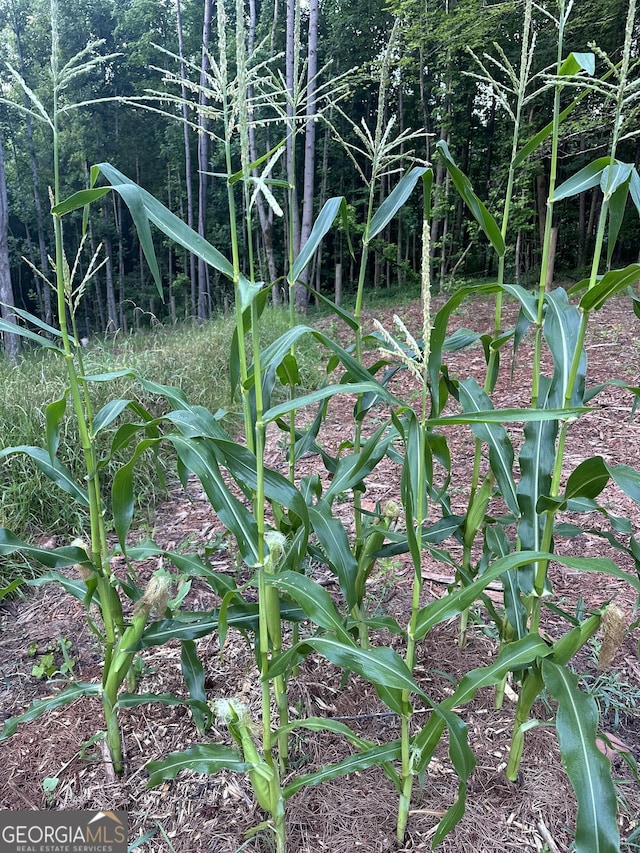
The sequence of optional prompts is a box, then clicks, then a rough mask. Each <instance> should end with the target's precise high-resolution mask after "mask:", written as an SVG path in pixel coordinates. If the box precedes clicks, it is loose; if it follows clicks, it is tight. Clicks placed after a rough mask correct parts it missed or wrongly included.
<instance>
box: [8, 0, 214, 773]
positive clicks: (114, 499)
mask: <svg viewBox="0 0 640 853" xmlns="http://www.w3.org/2000/svg"><path fill="white" fill-rule="evenodd" d="M51 24H52V42H51V84H52V94H53V105H52V108H51V111H50V112H48V111H47V110H46V108H45V107H44V106H43V104H42V103H41V101H40V100H39V99H38V97H37V96H36V95H35V93H34V92H32V91H31V90H30V89H29V87H28V86H27V85H26V83H25V82H24V80H23V79H22V78H21V77H20V75H19V74H18V73H17V72H16V71H15V70H14V69H12V68H9V70H10V72H11V74H12V76H13V78H14V80H15V81H16V83H17V84H18V85H19V86H20V87H21V88H22V89H23V90H24V92H25V93H26V94H27V95H28V97H29V100H30V104H31V106H30V107H29V108H27V107H20V109H23V111H24V110H26V111H27V112H28V113H29V115H30V116H31V117H32V118H33V119H34V120H39V121H40V122H41V123H42V124H43V125H45V126H47V127H48V129H49V131H50V132H51V139H52V150H53V167H54V187H53V198H52V216H53V225H54V233H55V269H54V273H55V292H56V297H57V309H58V312H57V313H58V324H59V326H58V328H55V327H53V326H50V325H48V324H46V323H44V322H42V321H41V320H40V319H39V318H37V317H34V316H32V315H30V314H28V313H27V312H25V311H22V310H21V309H16V311H15V313H16V314H17V315H18V317H19V318H20V319H21V320H23V321H26V322H28V323H29V324H30V326H31V327H32V328H36V329H37V330H38V331H32V330H31V328H27V327H26V326H24V327H22V326H21V327H18V328H17V330H16V329H15V328H14V326H13V325H12V326H11V328H12V329H13V330H15V331H17V333H19V334H21V335H22V336H24V337H26V338H27V339H29V340H30V341H33V342H35V343H37V344H38V345H40V346H42V347H44V348H45V349H46V350H47V352H48V353H49V354H50V357H51V358H61V359H62V360H63V362H64V364H65V366H66V373H67V383H68V385H67V388H66V389H65V390H64V392H63V394H62V395H61V397H60V398H59V399H57V400H54V401H53V402H51V403H50V404H49V405H48V406H47V408H46V446H45V447H37V446H31V445H20V446H16V447H6V448H4V449H3V450H2V451H1V452H0V458H5V457H7V456H10V455H13V454H24V455H26V456H27V457H29V458H30V459H31V461H32V462H33V463H34V464H35V465H36V466H37V467H38V468H39V469H40V470H41V471H42V472H43V473H44V474H45V475H46V476H47V477H48V478H49V479H50V480H51V481H52V482H53V483H54V484H55V485H56V487H58V488H60V489H61V490H62V491H63V492H65V493H66V494H67V496H69V498H70V499H71V500H73V501H74V502H76V503H77V504H78V505H80V506H81V507H84V508H88V511H89V522H90V531H89V535H88V537H87V541H86V542H85V541H84V540H83V539H78V540H77V541H75V542H74V543H73V544H72V545H70V546H66V547H62V548H56V549H53V550H47V549H43V548H38V547H35V546H31V545H29V544H28V543H26V542H23V541H21V540H20V539H18V538H17V537H16V536H14V535H13V534H12V533H11V532H10V531H8V530H6V529H4V528H3V529H1V530H0V553H2V554H3V555H5V556H6V555H10V554H12V553H14V552H20V553H21V554H22V555H24V556H26V557H28V558H30V559H32V560H34V561H37V562H39V563H41V564H42V565H44V566H46V567H48V568H50V569H52V570H53V571H51V572H50V573H48V574H44V575H40V576H38V577H36V578H35V579H34V580H31V581H27V583H29V584H31V585H33V586H41V585H42V584H45V583H50V582H57V583H60V584H61V585H62V586H63V587H64V588H65V590H66V591H67V592H68V593H70V594H71V595H72V596H74V597H75V598H77V599H79V600H80V601H82V602H83V603H84V605H85V607H86V611H87V619H88V621H89V625H90V627H91V630H92V631H93V633H94V634H95V635H96V638H97V640H98V641H99V643H100V644H101V648H102V652H103V656H104V658H103V666H102V681H101V684H91V683H83V682H78V681H73V682H72V683H71V684H69V686H68V687H66V688H64V689H63V690H61V691H60V692H59V693H58V694H56V695H55V696H53V697H52V698H51V699H45V700H38V701H36V702H34V703H33V704H32V705H31V707H30V708H29V709H28V710H27V711H26V712H25V713H23V714H21V715H19V716H18V717H14V718H11V719H9V720H7V721H6V722H5V724H4V727H3V729H2V734H1V736H2V737H3V738H4V737H8V736H9V735H11V734H12V733H13V732H14V731H15V729H16V727H17V726H18V725H19V724H20V723H21V722H26V721H29V720H33V719H36V718H37V717H39V716H41V715H42V714H43V713H45V712H46V711H49V710H52V709H54V708H58V707H61V706H63V705H65V704H68V703H70V702H72V701H73V700H74V699H76V698H78V697H79V696H87V695H91V696H99V697H100V698H101V699H102V705H103V710H104V720H105V728H106V740H107V745H108V749H109V754H110V757H111V762H112V765H113V769H114V771H115V773H117V774H120V773H122V772H123V770H124V757H123V752H122V738H121V732H120V725H119V719H118V711H119V708H122V707H126V706H127V705H132V704H137V703H139V702H140V701H143V702H145V701H149V700H150V699H151V698H152V697H150V696H149V695H146V696H144V698H141V697H140V696H139V695H138V696H136V695H134V694H126V693H125V694H123V693H120V688H121V687H122V685H123V684H124V682H125V681H128V684H129V686H130V687H131V688H134V687H135V678H134V677H133V669H132V663H133V658H134V654H135V649H134V647H135V645H136V643H137V642H138V641H139V639H140V637H141V635H142V633H143V631H144V629H145V626H146V623H147V621H148V618H149V615H150V613H152V612H154V611H155V612H157V613H158V614H160V615H164V614H165V612H166V613H172V612H173V609H174V607H176V606H179V603H180V601H181V600H182V598H183V597H184V593H185V592H186V588H185V587H184V585H182V586H183V588H182V590H181V591H179V592H178V595H177V596H176V598H175V599H173V600H171V601H170V597H171V596H170V587H171V583H172V579H171V576H170V575H169V574H168V573H167V572H166V571H165V570H162V569H161V570H158V571H157V572H156V573H155V574H154V575H153V577H152V578H151V580H150V581H149V583H148V584H147V586H146V589H145V588H140V587H139V586H138V584H137V582H136V579H135V575H134V573H133V565H132V563H129V569H130V575H129V577H127V578H119V577H117V576H116V575H115V573H114V571H113V569H112V560H113V557H114V555H115V552H114V551H113V550H112V549H111V548H110V547H109V544H108V540H107V520H106V516H105V509H106V501H105V495H104V494H103V489H102V471H103V469H104V467H105V466H106V465H108V464H109V463H110V461H111V460H112V459H113V457H114V455H115V454H117V453H118V451H119V450H120V449H122V447H125V446H126V444H127V440H123V434H124V435H130V434H131V430H130V428H129V427H127V426H126V425H123V426H122V427H121V428H120V429H119V430H115V431H114V425H115V422H116V420H117V419H118V418H119V417H120V416H121V415H122V413H123V412H125V411H129V412H130V413H133V414H134V415H135V417H138V418H141V419H142V421H143V423H144V424H145V431H146V437H145V439H144V441H142V442H141V443H140V444H139V445H138V447H137V448H136V453H138V454H139V453H140V452H142V450H143V449H144V447H145V446H146V445H145V442H151V443H153V440H154V438H155V437H156V436H157V434H158V430H157V426H155V424H154V419H153V417H152V415H151V414H150V413H149V412H147V411H146V410H145V409H144V408H143V407H142V406H140V405H139V404H138V403H137V402H135V401H133V400H112V401H110V402H108V403H107V404H106V405H105V406H104V407H103V408H101V409H100V410H99V411H97V412H95V411H94V409H93V406H92V400H91V394H90V382H91V381H92V380H97V379H104V377H89V376H87V375H86V371H85V367H84V363H83V358H82V351H81V347H80V342H79V336H78V334H77V328H76V314H77V311H78V307H79V305H80V302H81V300H82V297H83V295H84V293H85V290H86V288H87V287H89V286H90V285H91V279H92V277H93V275H94V274H95V272H96V270H97V269H98V268H99V266H100V262H99V260H98V257H97V255H94V257H93V258H92V259H91V260H90V263H89V265H88V269H87V272H86V273H85V275H84V276H83V277H82V278H81V279H80V280H78V268H79V261H80V252H81V250H82V245H81V246H80V247H79V250H78V253H77V255H76V257H75V260H74V261H73V263H69V262H68V260H67V256H66V254H65V248H64V240H63V219H64V217H65V216H66V215H68V214H70V213H72V212H73V211H75V210H77V209H78V208H83V207H85V206H87V205H88V204H89V203H90V202H92V201H95V200H97V199H99V198H101V197H103V196H104V195H105V193H106V192H108V191H109V189H108V188H100V189H90V190H81V191H80V192H79V193H76V194H75V195H74V196H72V197H71V198H70V199H66V200H61V198H60V160H59V153H58V148H59V135H60V123H61V121H63V120H64V117H65V115H66V114H67V113H68V112H70V111H71V110H74V109H76V108H78V107H79V106H80V105H79V104H75V103H73V102H71V101H67V100H65V92H66V90H67V89H68V87H69V84H70V82H71V81H72V80H74V79H76V78H77V77H78V76H86V75H87V74H90V73H91V71H92V70H93V69H95V68H96V67H98V66H99V65H100V64H101V63H103V62H105V61H107V60H108V59H109V58H110V57H108V56H101V55H99V54H97V53H96V51H97V50H98V48H99V47H100V43H97V42H96V43H90V44H89V45H87V47H86V48H85V49H84V50H82V51H81V52H80V53H78V54H76V55H75V56H73V57H72V58H71V59H69V60H68V61H67V62H65V63H64V64H62V61H61V58H60V56H59V47H58V30H57V4H56V0H53V2H52V6H51ZM5 102H6V103H9V104H10V105H11V106H15V105H14V104H12V103H11V102H8V101H5ZM142 227H144V224H143V225H142ZM147 231H148V226H147ZM143 245H144V246H145V248H146V249H148V244H147V243H144V242H143ZM147 257H148V259H149V262H150V264H151V269H152V271H153V272H154V275H155V277H156V280H157V281H158V282H159V274H158V269H157V263H156V260H155V256H154V255H153V254H152V253H149V252H147ZM42 274H43V275H44V272H43V273H42ZM3 323H4V321H3ZM2 328H3V329H4V328H5V326H4V325H3V326H2ZM159 388H160V386H156V385H154V384H153V383H148V384H147V390H149V391H151V393H157V391H158V390H159ZM176 393H178V392H176ZM178 399H179V398H178ZM69 403H70V405H71V410H72V413H73V417H74V418H75V422H76V426H77V429H78V433H79V436H80V443H81V447H82V456H83V460H84V467H85V471H84V478H83V480H84V482H83V483H82V484H81V483H79V482H78V480H77V479H76V478H75V477H74V476H73V474H72V473H71V471H70V470H69V468H68V467H67V466H66V465H65V464H64V461H63V460H61V459H60V458H59V456H58V451H59V447H60V428H61V424H62V421H63V418H64V417H65V414H66V411H67V407H68V404H69ZM110 431H112V432H113V436H112V441H111V445H110V448H109V450H108V452H107V454H106V455H99V453H98V440H100V439H102V437H103V436H104V435H105V434H106V435H108V434H109V432H110ZM134 456H135V454H134ZM130 471H131V465H130V464H129V465H124V466H123V467H122V468H121V470H120V471H119V472H118V476H117V477H116V479H115V481H114V485H113V490H112V494H111V502H110V503H111V509H112V517H113V522H114V524H115V527H116V529H117V530H121V529H122V527H123V519H124V518H128V519H129V521H130V517H131V514H132V512H133V506H134V491H133V482H132V479H131V477H130V476H129V474H130ZM160 477H162V475H161V473H160ZM122 544H123V547H122V550H121V552H120V553H126V551H125V546H124V542H123V543H122ZM157 550H158V549H154V548H152V549H151V551H149V549H148V548H146V549H145V548H144V547H143V548H141V550H139V551H138V555H137V556H138V557H139V558H140V559H145V558H146V557H147V556H149V554H150V553H157ZM167 556H168V555H167ZM70 567H75V568H76V571H77V574H78V577H76V578H71V579H70V578H68V577H67V576H66V575H63V574H61V573H60V572H59V571H58V570H59V569H62V568H70ZM12 586H13V588H15V587H16V586H17V582H16V583H14V584H13V585H12ZM5 592H6V591H5ZM129 603H130V604H131V605H133V608H134V609H133V612H132V614H131V615H128V614H127V606H128V604H129ZM94 606H95V607H97V609H98V612H99V614H100V620H99V622H98V621H96V620H95V619H94V618H93V615H92V609H93V608H94ZM189 652H190V650H189V648H188V647H187V646H185V653H184V654H183V669H184V671H185V678H186V679H187V681H188V682H189V681H191V682H193V671H192V670H193V668H192V660H191V655H190V654H189ZM155 698H158V697H155ZM160 698H161V699H163V700H164V701H166V702H168V703H169V704H175V703H176V702H177V701H178V700H177V699H176V697H174V696H165V697H160ZM192 708H193V710H194V715H195V716H196V718H197V721H198V724H199V726H200V728H202V729H203V728H204V726H205V723H206V720H207V719H208V718H209V717H210V714H209V712H208V709H207V707H206V705H204V704H203V703H202V702H201V701H200V699H199V698H196V699H194V702H193V704H192Z"/></svg>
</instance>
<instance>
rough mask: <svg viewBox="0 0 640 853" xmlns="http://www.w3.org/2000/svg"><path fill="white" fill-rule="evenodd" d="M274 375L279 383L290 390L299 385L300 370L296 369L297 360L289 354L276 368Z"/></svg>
mask: <svg viewBox="0 0 640 853" xmlns="http://www.w3.org/2000/svg"><path fill="white" fill-rule="evenodd" d="M276 374H277V376H278V379H279V380H280V383H281V384H282V385H285V386H287V385H288V386H289V387H290V388H293V387H295V386H296V385H299V384H300V370H299V368H298V359H297V358H296V357H295V355H294V354H293V353H292V352H290V353H289V354H288V355H285V357H284V358H283V359H282V361H281V362H280V364H279V365H278V367H277V368H276Z"/></svg>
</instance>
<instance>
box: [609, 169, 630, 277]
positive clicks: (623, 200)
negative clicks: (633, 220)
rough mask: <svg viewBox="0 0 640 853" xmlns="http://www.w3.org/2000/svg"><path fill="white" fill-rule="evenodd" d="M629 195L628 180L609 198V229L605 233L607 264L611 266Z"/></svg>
mask: <svg viewBox="0 0 640 853" xmlns="http://www.w3.org/2000/svg"><path fill="white" fill-rule="evenodd" d="M628 197H629V182H626V183H623V184H621V185H620V186H618V188H617V189H616V190H615V191H614V192H613V193H612V195H611V198H610V199H609V230H608V234H607V266H608V267H609V266H611V260H612V258H613V252H614V250H615V248H616V243H617V242H618V235H619V234H620V229H621V228H622V220H623V219H624V214H625V210H626V207H627V199H628Z"/></svg>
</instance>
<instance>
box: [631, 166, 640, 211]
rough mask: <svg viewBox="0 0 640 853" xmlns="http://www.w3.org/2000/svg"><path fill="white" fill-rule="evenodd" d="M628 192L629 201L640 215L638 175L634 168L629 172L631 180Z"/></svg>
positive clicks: (639, 181) (639, 177)
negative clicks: (629, 194) (630, 200)
mask: <svg viewBox="0 0 640 853" xmlns="http://www.w3.org/2000/svg"><path fill="white" fill-rule="evenodd" d="M629 192H630V193H631V199H632V201H633V203H634V205H635V208H636V210H637V212H638V213H640V175H638V170H637V169H636V167H635V166H634V167H633V169H632V170H631V179H630V180H629Z"/></svg>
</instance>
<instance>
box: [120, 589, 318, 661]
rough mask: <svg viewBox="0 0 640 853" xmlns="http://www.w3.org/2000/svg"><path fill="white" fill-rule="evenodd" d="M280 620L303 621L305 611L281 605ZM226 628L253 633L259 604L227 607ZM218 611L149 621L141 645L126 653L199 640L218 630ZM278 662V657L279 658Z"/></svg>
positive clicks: (286, 604)
mask: <svg viewBox="0 0 640 853" xmlns="http://www.w3.org/2000/svg"><path fill="white" fill-rule="evenodd" d="M280 618H281V619H283V620H286V621H287V622H303V621H304V620H305V619H306V618H307V617H306V615H305V612H304V610H302V609H301V608H299V607H297V606H296V605H293V604H289V603H287V602H284V601H281V602H280ZM226 621H227V625H229V626H230V627H234V628H238V629H240V630H250V631H256V630H257V628H258V605H257V604H243V605H237V604H236V605H234V606H232V607H229V608H227V613H226ZM218 625H219V611H218V610H215V609H214V610H211V611H208V612H207V613H192V614H189V616H188V618H187V617H186V616H185V614H180V618H175V619H163V620H162V621H159V622H152V623H151V624H150V625H149V626H148V627H147V628H146V629H145V632H144V634H143V635H142V637H141V639H140V642H139V643H136V645H135V646H132V647H131V649H129V651H139V650H140V649H146V648H150V647H151V646H162V645H164V644H165V643H167V642H169V640H199V639H200V637H206V636H207V634H211V633H212V632H213V631H217V630H218ZM278 660H279V658H278Z"/></svg>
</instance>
